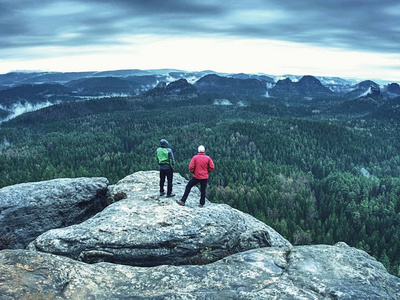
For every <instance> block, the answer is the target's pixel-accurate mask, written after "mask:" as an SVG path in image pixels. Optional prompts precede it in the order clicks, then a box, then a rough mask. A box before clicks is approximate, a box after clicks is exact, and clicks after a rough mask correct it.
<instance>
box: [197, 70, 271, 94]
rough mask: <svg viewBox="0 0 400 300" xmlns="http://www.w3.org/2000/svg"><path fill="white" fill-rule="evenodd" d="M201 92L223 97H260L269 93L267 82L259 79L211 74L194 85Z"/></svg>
mask: <svg viewBox="0 0 400 300" xmlns="http://www.w3.org/2000/svg"><path fill="white" fill-rule="evenodd" d="M194 85H195V86H196V87H197V88H198V89H199V91H201V92H209V93H210V92H211V93H217V94H223V95H232V96H246V97H260V96H265V94H266V92H267V85H266V81H261V80H258V79H237V78H232V77H223V76H219V75H216V74H210V75H206V76H204V77H202V78H201V79H199V80H198V81H196V82H195V83H194Z"/></svg>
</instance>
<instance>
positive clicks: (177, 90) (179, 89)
mask: <svg viewBox="0 0 400 300" xmlns="http://www.w3.org/2000/svg"><path fill="white" fill-rule="evenodd" d="M196 91H197V88H196V87H195V86H194V85H192V84H190V83H189V82H187V80H186V79H179V80H176V81H173V82H171V83H170V84H168V85H167V87H166V92H167V93H169V94H192V93H195V92H196Z"/></svg>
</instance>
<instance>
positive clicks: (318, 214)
mask: <svg viewBox="0 0 400 300" xmlns="http://www.w3.org/2000/svg"><path fill="white" fill-rule="evenodd" d="M365 99H367V98H365ZM368 99H372V98H368ZM165 100H168V101H160V99H159V98H157V100H154V101H153V100H152V99H151V97H150V98H149V97H148V96H147V97H141V96H137V97H126V98H106V99H97V100H89V101H84V102H71V103H64V104H60V105H54V106H51V107H47V108H44V109H41V110H38V111H36V112H32V113H26V114H23V115H21V116H19V117H17V118H15V119H12V120H10V121H8V122H4V123H2V124H1V127H0V141H1V142H2V144H1V146H0V149H1V151H0V166H1V168H0V185H1V186H2V187H3V186H7V185H12V184H16V183H21V182H30V181H41V180H46V179H52V178H60V177H78V176H89V177H93V176H101V177H107V178H108V179H109V180H110V182H111V183H115V182H117V181H118V180H119V179H121V178H124V177H125V176H127V175H128V174H132V173H134V172H136V171H140V170H152V169H157V165H156V162H155V158H154V153H155V150H156V148H157V147H158V143H159V140H160V139H161V138H165V139H167V140H168V141H169V143H170V146H171V148H172V149H173V151H174V154H175V158H176V161H177V163H176V170H175V171H176V172H177V173H180V174H182V175H183V176H185V177H186V178H189V176H190V174H189V172H188V169H187V166H188V163H189V161H190V159H191V157H192V156H193V155H194V154H195V153H196V149H197V147H198V145H200V144H203V145H205V147H206V152H207V154H208V155H210V156H211V157H212V158H213V160H214V162H215V165H216V169H215V171H214V172H213V173H212V175H211V177H210V181H209V188H208V192H207V193H208V194H207V196H208V198H209V199H210V200H211V201H212V202H217V203H228V204H229V205H231V206H233V207H235V208H238V209H240V210H242V211H244V212H248V213H250V214H252V215H253V216H255V217H256V218H258V219H259V220H262V221H263V222H265V223H267V224H268V225H269V226H271V227H273V228H274V229H275V230H277V231H278V232H279V233H280V234H282V235H283V236H284V237H285V238H287V239H288V240H289V241H291V242H292V243H293V244H316V243H323V244H333V243H335V242H338V241H344V242H346V243H347V244H349V245H351V246H355V247H358V248H360V249H363V250H366V251H367V252H368V253H370V254H372V255H373V256H375V257H376V258H377V259H379V260H380V261H381V262H382V263H383V264H384V265H385V266H386V267H387V268H388V269H389V270H390V271H391V272H392V273H393V274H395V275H397V276H399V275H400V217H399V216H400V166H399V163H400V151H399V148H400V144H399V142H398V141H399V140H400V136H399V135H400V131H399V128H398V127H399V125H398V121H397V120H398V115H396V105H393V106H389V107H385V109H386V110H388V111H390V112H391V115H390V116H391V119H388V118H387V116H388V115H389V114H388V113H387V114H379V113H378V112H382V111H381V110H377V111H375V113H374V114H368V117H367V115H366V114H365V113H364V114H360V113H359V112H357V111H355V112H354V111H350V110H347V111H343V110H342V111H340V110H339V111H334V110H333V109H332V103H330V102H329V101H328V102H324V103H323V106H318V107H317V108H318V111H319V112H318V113H316V112H315V111H316V109H317V108H316V107H314V106H313V105H314V104H313V103H307V104H304V102H301V101H300V102H301V105H300V104H299V105H295V104H296V103H293V104H292V105H287V103H284V102H282V101H279V99H267V98H264V99H252V100H248V99H246V98H243V96H241V97H240V98H235V97H233V96H227V97H221V96H220V95H215V94H198V95H194V94H193V93H191V94H190V97H187V96H185V95H184V94H182V95H178V96H177V95H176V94H175V95H174V97H172V98H170V99H165ZM374 101H380V100H379V99H378V98H377V99H375V100H374ZM300 102H299V103H300ZM222 104H223V105H222ZM338 107H340V106H337V107H336V109H337V108H338ZM380 107H383V106H382V105H377V106H375V108H373V109H376V108H380ZM360 116H363V117H360ZM373 116H375V117H373Z"/></svg>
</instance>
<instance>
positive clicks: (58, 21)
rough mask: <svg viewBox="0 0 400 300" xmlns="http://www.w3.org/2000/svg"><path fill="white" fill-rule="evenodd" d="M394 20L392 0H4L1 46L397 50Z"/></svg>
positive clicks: (399, 16)
mask: <svg viewBox="0 0 400 300" xmlns="http://www.w3.org/2000/svg"><path fill="white" fill-rule="evenodd" d="M399 21H400V3H399V2H398V1H397V0H395V1H388V0H384V1H374V0H372V1H371V0H356V1H347V0H346V1H344V0H335V1H320V0H302V1H298V0H286V1H281V0H269V1H262V0H248V1H210V0H201V1H193V0H192V1H186V0H185V1H183V0H178V1H176V0H175V1H171V0H146V1H130V0H114V1H102V0H100V1H91V0H86V1H51V0H41V1H31V0H22V1H14V0H6V1H2V2H1V4H0V25H1V28H2V30H1V32H0V48H1V49H15V48H21V47H37V46H63V47H65V46H69V47H80V46H82V45H105V44H111V45H112V44H114V43H123V41H124V39H125V38H127V37H128V38H129V37H130V36H135V35H141V34H150V35H169V36H188V35H192V36H197V37H205V36H210V35H212V36H216V37H218V36H223V37H227V36H228V37H231V38H257V39H274V40H283V41H292V42H301V43H308V44H312V45H318V46H321V45H323V46H329V47H339V48H346V49H360V50H365V51H374V52H375V51H379V52H386V53H397V52H398V51H399V49H400V25H399V24H400V22H399ZM11 55H12V54H11Z"/></svg>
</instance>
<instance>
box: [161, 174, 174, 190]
mask: <svg viewBox="0 0 400 300" xmlns="http://www.w3.org/2000/svg"><path fill="white" fill-rule="evenodd" d="M173 174H174V170H172V169H169V170H160V193H164V183H165V177H167V182H168V184H167V195H170V194H171V193H172V176H173Z"/></svg>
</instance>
